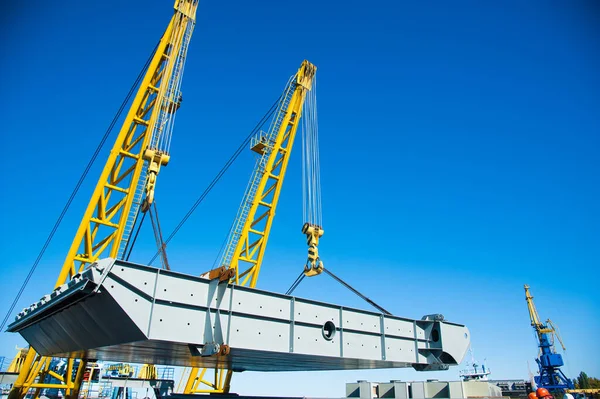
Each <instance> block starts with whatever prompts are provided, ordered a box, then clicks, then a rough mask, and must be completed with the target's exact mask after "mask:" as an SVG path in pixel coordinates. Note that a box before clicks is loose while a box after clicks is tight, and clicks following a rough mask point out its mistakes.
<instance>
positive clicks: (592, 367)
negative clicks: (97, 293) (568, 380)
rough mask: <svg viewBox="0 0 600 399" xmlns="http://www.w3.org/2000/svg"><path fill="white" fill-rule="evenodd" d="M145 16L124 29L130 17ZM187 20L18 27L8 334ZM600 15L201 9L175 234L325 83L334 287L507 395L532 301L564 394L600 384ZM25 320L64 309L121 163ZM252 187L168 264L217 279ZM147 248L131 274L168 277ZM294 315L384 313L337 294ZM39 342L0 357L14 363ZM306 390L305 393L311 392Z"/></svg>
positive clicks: (292, 191) (202, 216)
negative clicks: (108, 135)
mask: <svg viewBox="0 0 600 399" xmlns="http://www.w3.org/2000/svg"><path fill="white" fill-rule="evenodd" d="M123 4H126V5H123ZM171 5H172V2H171V1H165V2H158V1H153V2H143V1H137V0H132V1H129V2H127V3H121V2H117V1H104V2H98V3H97V4H88V2H75V1H64V2H54V3H52V4H50V3H46V4H38V5H36V6H33V5H30V4H27V5H22V4H19V5H12V7H13V8H12V9H8V10H7V11H6V12H3V14H2V16H1V17H0V18H2V21H1V23H0V30H1V35H0V40H1V41H2V47H3V51H2V53H1V55H0V57H2V58H1V61H2V71H3V76H4V79H3V84H2V92H3V96H2V97H1V99H0V109H1V110H2V111H1V113H2V134H1V140H2V146H3V148H4V149H5V151H4V152H3V165H4V169H3V172H2V173H1V174H0V179H1V184H0V187H2V195H1V196H0V201H1V207H0V212H1V214H0V217H1V218H2V220H3V225H4V228H3V229H1V231H0V242H1V243H2V244H1V248H0V255H1V258H2V260H3V265H2V269H1V270H2V272H1V273H2V278H1V279H0V314H2V316H4V314H5V312H6V311H7V309H8V306H9V304H10V302H12V299H13V298H14V296H15V294H16V292H17V290H18V287H19V286H20V284H21V282H22V281H23V279H24V278H25V276H26V274H27V271H28V270H29V268H30V266H31V264H32V263H33V261H34V260H35V257H36V256H37V253H38V251H39V249H40V247H41V245H42V244H43V242H44V240H45V237H46V235H47V234H48V232H49V230H50V228H51V226H52V224H53V223H54V221H55V219H56V217H57V215H58V213H59V212H60V210H61V209H62V206H63V204H64V203H65V201H66V199H67V197H68V194H69V193H70V192H71V189H72V188H73V186H74V185H75V182H76V180H77V178H78V177H79V175H80V173H81V171H82V170H83V168H84V166H85V164H86V163H87V161H88V159H89V157H90V156H91V154H92V152H93V150H94V149H95V147H96V145H97V142H98V141H99V139H100V137H101V136H102V134H103V132H104V130H105V129H106V127H107V126H108V123H109V122H110V120H111V118H112V116H113V114H114V113H115V111H116V110H117V108H118V106H119V104H120V102H121V101H122V99H123V97H124V95H125V93H126V92H127V90H128V88H129V86H130V85H131V83H132V82H133V80H134V79H135V76H136V75H137V73H138V71H139V69H140V68H141V66H142V65H143V63H144V62H145V60H146V58H147V57H148V55H149V53H150V51H151V50H152V48H153V47H154V44H155V43H156V41H157V40H158V38H159V37H160V35H161V34H162V31H163V30H164V28H165V27H166V24H167V23H168V20H169V18H170V15H171ZM599 19H600V12H599V9H598V7H597V5H595V4H593V2H591V1H589V2H585V1H580V2H558V1H556V2H537V1H531V2H517V1H508V2H502V3H500V2H453V3H452V4H450V3H448V2H438V1H434V2H427V3H423V2H397V1H377V0H376V1H370V2H368V3H364V2H356V1H344V2H338V1H329V2H320V1H311V0H308V1H305V2H303V3H302V4H301V5H300V4H298V3H293V2H253V3H251V6H250V5H249V3H246V2H241V1H231V2H226V3H224V2H217V1H208V0H206V1H203V2H202V3H201V4H200V7H199V11H198V23H197V27H196V31H195V33H194V37H193V38H192V43H191V46H190V49H189V57H188V62H187V66H186V74H185V76H184V81H183V91H184V103H183V105H182V108H181V110H180V111H179V113H178V118H177V125H176V128H175V133H174V138H173V145H172V148H171V162H170V164H169V165H168V167H166V168H165V169H163V170H162V171H161V175H160V177H159V181H158V187H157V194H156V195H157V203H158V205H159V207H160V215H161V219H162V221H161V222H162V226H163V229H164V230H165V233H166V232H169V231H170V230H171V229H172V228H173V227H174V226H175V225H176V224H177V222H178V221H179V219H180V218H181V217H182V216H183V214H184V213H185V211H186V210H187V209H188V207H189V206H190V205H191V204H192V203H193V202H194V201H195V199H196V197H197V196H198V195H199V194H200V193H201V192H202V191H203V189H204V187H205V186H206V185H207V184H208V182H209V181H210V180H211V179H212V177H213V176H214V175H215V173H216V172H217V171H218V170H219V169H220V168H221V166H222V165H223V164H224V163H225V161H226V160H227V158H228V157H229V156H230V154H231V153H232V152H233V151H234V149H235V148H236V147H237V145H238V144H239V143H240V142H241V140H242V139H243V137H245V136H246V135H247V134H248V132H249V131H250V129H251V128H252V127H253V126H254V124H255V123H256V121H258V119H260V117H261V116H262V115H263V114H264V112H265V111H266V110H267V109H268V108H269V106H270V105H271V103H272V102H273V101H274V99H275V98H277V97H278V95H279V93H280V91H281V90H282V89H283V86H284V84H285V82H286V81H287V79H288V77H289V76H290V75H292V74H293V73H294V72H295V70H296V69H297V68H298V66H299V65H300V63H301V62H302V60H303V59H308V60H310V61H311V62H313V63H314V64H316V65H317V67H318V68H319V70H318V101H319V102H318V104H319V131H320V135H321V136H320V142H321V163H322V185H323V219H324V227H325V230H326V233H325V236H324V237H323V239H322V241H321V245H320V250H321V256H322V258H323V260H324V261H325V264H326V266H327V267H329V268H331V270H332V271H334V272H335V273H337V274H338V275H340V276H341V277H342V278H344V279H346V280H347V281H349V282H350V283H352V284H354V285H355V286H356V287H357V288H358V289H359V290H361V291H363V292H364V293H365V294H366V295H368V296H370V297H371V298H373V299H374V300H375V301H376V302H379V303H380V304H381V305H383V306H384V307H385V308H387V309H389V310H390V311H392V313H394V314H397V315H400V316H406V317H412V318H420V317H421V316H422V315H424V314H429V313H434V312H435V313H443V314H444V315H445V316H446V318H447V319H449V320H451V321H455V322H459V323H464V324H466V325H467V326H468V327H469V328H470V329H471V332H472V334H471V335H472V344H473V347H474V349H475V354H476V357H477V358H479V359H480V361H481V360H483V359H484V358H486V359H487V363H488V365H489V367H490V368H491V369H492V371H493V377H495V378H527V375H528V371H527V363H528V362H529V363H530V364H531V367H532V368H533V366H534V357H535V355H536V345H535V341H534V338H533V334H532V330H531V327H530V326H529V319H528V314H527V309H526V305H525V300H524V293H523V284H524V283H528V284H530V285H531V287H532V292H533V295H534V296H535V300H536V304H537V306H538V308H539V311H540V313H541V316H542V317H543V318H547V317H550V318H552V320H553V321H554V322H555V323H556V324H557V325H558V326H559V327H560V330H561V333H562V335H563V338H564V341H565V344H566V345H567V348H568V351H567V355H566V360H567V362H568V367H566V368H565V372H566V373H567V374H568V375H569V376H574V375H575V374H577V373H578V372H579V371H580V370H585V371H587V373H588V374H589V375H594V376H597V377H599V376H600V364H599V363H598V361H597V356H590V354H594V353H595V354H597V353H600V343H599V341H598V339H597V331H599V330H600V321H599V317H598V316H599V315H600V299H599V297H598V294H597V291H598V288H597V287H598V278H599V275H598V265H599V263H600V245H599V243H600V227H599V226H600V211H599V209H598V200H599V194H600V188H599V187H600V186H599V181H600V179H599V171H600V161H599V159H598V155H597V153H598V149H599V148H600V137H599V136H600V111H599V110H600V74H598V72H597V71H598V70H600V59H599V55H598V51H597V49H598V48H600V28H599V27H600V21H599ZM107 152H108V147H107V148H105V149H104V152H103V153H102V155H101V157H100V158H99V162H98V163H97V164H96V165H95V167H94V168H93V169H92V172H91V173H90V178H89V179H88V181H87V182H86V184H84V186H83V187H82V189H81V192H80V195H79V196H78V197H77V199H76V201H75V203H74V205H73V206H72V208H71V211H70V212H69V214H68V215H67V217H66V218H65V220H64V223H63V225H62V227H61V228H60V230H59V231H58V233H57V235H56V237H55V240H54V241H53V243H52V245H51V246H50V248H49V249H48V252H47V253H46V256H45V257H44V260H43V261H42V262H41V264H40V266H39V268H38V270H37V272H36V274H35V275H34V277H33V279H32V281H31V283H30V285H29V286H28V288H27V290H26V291H25V293H24V295H23V297H22V299H21V301H20V302H19V305H18V307H17V309H21V308H22V307H24V306H26V305H28V304H30V303H31V302H33V301H35V300H37V299H38V298H39V297H40V296H41V295H42V294H44V293H47V292H48V291H49V290H51V288H52V285H53V283H54V280H55V279H56V275H57V273H58V269H59V266H60V265H61V264H62V262H63V260H64V256H65V253H66V251H67V249H68V247H69V244H70V242H71V239H72V236H73V234H74V232H75V229H76V227H77V224H78V223H79V219H80V217H81V214H82V212H83V208H84V207H85V206H86V205H87V200H88V198H89V195H90V194H91V191H92V189H93V186H94V184H95V179H96V178H97V176H98V174H99V171H100V168H101V166H102V165H101V164H102V162H103V161H104V159H105V158H106V156H107ZM300 162H301V159H300V152H299V147H296V150H295V152H294V154H293V155H292V159H291V161H290V167H289V169H288V174H287V177H286V182H285V187H284V188H283V191H282V195H281V200H280V206H279V209H278V211H277V216H276V219H275V223H274V227H273V231H272V235H271V239H270V242H269V247H268V249H267V255H266V257H265V260H264V264H263V269H262V272H261V276H260V278H259V287H260V288H263V289H267V290H273V291H285V290H286V289H287V288H288V287H289V285H290V284H291V283H292V282H293V280H294V279H295V277H296V276H297V274H298V273H299V272H300V269H301V267H302V266H303V264H304V261H305V258H306V246H305V239H304V237H303V236H302V235H301V233H300V227H301V225H302V222H303V221H302V220H301V216H302V211H301V209H302V203H301V199H302V193H301V180H300V171H301V164H300ZM252 166H253V161H252V155H251V153H250V151H247V152H246V153H245V154H244V155H243V156H242V157H240V159H239V160H238V162H237V163H236V164H235V165H234V167H232V169H231V171H230V173H228V174H227V175H226V176H225V178H223V180H222V181H221V182H220V183H219V185H218V186H217V187H216V188H215V190H213V192H212V193H211V196H210V197H209V198H208V199H207V200H206V201H205V203H203V204H202V205H201V207H200V208H199V209H198V210H197V211H196V213H195V214H194V216H193V217H192V218H191V219H190V221H189V222H188V224H187V225H186V226H185V227H184V228H183V229H182V230H181V232H180V233H179V235H178V236H177V237H176V238H175V239H174V240H173V241H172V243H171V244H170V246H169V258H170V261H171V264H172V266H173V268H174V269H177V270H180V271H182V272H187V273H194V274H198V273H201V272H203V271H205V270H207V269H209V268H210V266H211V265H212V263H213V261H214V258H215V257H216V254H217V251H218V248H219V247H220V245H221V242H222V240H223V238H224V237H225V235H226V232H227V230H228V228H229V225H230V223H231V220H232V218H233V217H234V216H235V213H236V210H237V206H238V204H239V201H240V198H241V196H242V193H243V190H244V188H245V185H246V181H247V179H248V177H249V175H250V171H251V168H252ZM149 230H150V229H149V228H148V231H146V232H144V235H143V236H142V237H141V238H140V244H139V247H138V248H137V251H136V252H135V253H134V256H133V260H135V261H139V262H145V261H147V260H148V258H149V257H150V256H151V255H152V253H153V247H152V245H153V239H152V236H151V232H150V231H149ZM296 293H297V295H299V296H304V297H311V298H315V299H319V300H324V301H329V302H335V303H340V304H343V305H348V306H361V307H363V306H365V307H366V306H367V305H366V304H363V303H362V302H361V301H360V300H359V299H358V298H355V297H353V295H352V294H350V293H347V292H346V291H344V289H343V287H339V286H337V285H336V284H335V283H334V282H333V281H331V280H330V279H329V278H328V277H327V276H320V277H317V278H314V279H310V280H308V281H304V282H303V283H302V285H301V286H300V287H299V288H298V290H297V292H296ZM16 344H19V345H22V344H23V341H22V340H21V339H20V338H19V337H18V336H15V335H13V334H8V333H1V335H0V354H2V355H6V356H12V355H13V353H14V350H13V348H14V345H16ZM457 377H458V368H454V369H452V370H450V371H448V372H445V373H430V374H422V373H421V374H420V373H416V372H414V371H411V370H385V371H381V370H380V371H369V372H364V371H361V372H344V373H342V372H327V373H306V374H292V373H284V374H278V375H276V376H272V375H260V374H255V373H244V374H242V375H240V376H236V377H235V379H234V381H233V384H234V388H233V389H234V390H235V391H238V392H240V393H252V394H281V395H312V396H321V397H323V396H342V395H343V394H344V383H345V382H349V381H354V380H356V379H359V378H360V379H369V380H382V381H385V380H389V379H402V380H411V379H425V378H446V379H456V378H457ZM307 381H308V383H307Z"/></svg>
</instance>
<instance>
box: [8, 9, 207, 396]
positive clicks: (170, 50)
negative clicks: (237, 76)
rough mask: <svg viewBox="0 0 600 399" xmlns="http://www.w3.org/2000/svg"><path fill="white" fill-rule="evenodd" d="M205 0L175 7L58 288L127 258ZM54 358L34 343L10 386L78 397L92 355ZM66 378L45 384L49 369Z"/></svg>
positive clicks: (150, 194)
mask: <svg viewBox="0 0 600 399" xmlns="http://www.w3.org/2000/svg"><path fill="white" fill-rule="evenodd" d="M197 6H198V0H176V1H175V5H174V8H175V12H174V14H173V17H172V18H171V21H170V23H169V25H168V26H167V29H166V31H165V32H164V34H163V36H162V38H161V39H160V42H159V44H158V46H157V48H156V50H155V52H154V55H153V57H152V58H151V61H150V63H149V65H148V68H147V71H146V73H145V75H144V77H143V79H142V80H141V83H140V86H139V88H138V91H137V93H136V95H135V97H134V98H133V101H132V104H131V107H130V108H129V111H128V113H127V115H126V117H125V120H124V122H123V125H122V127H121V129H120V131H119V134H118V136H117V138H116V140H115V143H114V145H113V147H112V150H111V151H110V155H109V157H108V160H107V162H106V164H105V165H104V169H103V170H102V173H101V175H100V179H99V180H98V183H97V184H96V188H95V189H94V192H93V194H92V197H91V199H90V202H89V204H88V206H87V209H86V211H85V213H84V216H83V218H82V220H81V224H80V225H79V228H78V229H77V233H76V234H75V238H74V240H73V243H72V244H71V247H70V249H69V251H68V253H67V256H66V259H65V262H64V264H63V266H62V268H61V270H60V272H59V275H58V278H57V280H56V284H55V286H56V287H59V286H61V285H63V284H65V283H66V282H68V281H69V280H70V279H71V278H72V277H73V276H74V275H75V274H77V273H79V272H81V271H83V270H84V269H85V268H86V266H88V265H89V264H91V263H93V262H95V261H96V260H97V259H99V258H100V257H114V258H121V257H122V256H123V255H124V252H125V248H126V247H127V244H128V242H129V238H130V234H131V231H132V228H133V225H134V223H135V218H136V215H137V212H138V209H140V207H141V210H142V211H146V210H147V209H148V208H149V206H150V205H151V204H152V202H153V200H154V189H155V186H156V177H157V175H158V173H159V171H160V168H161V166H164V165H166V164H167V163H168V161H169V147H170V140H171V134H172V132H173V125H174V119H175V118H174V115H175V113H176V112H177V110H178V108H179V105H180V102H181V91H180V90H181V81H182V75H183V69H184V68H183V67H184V63H185V59H186V54H187V48H188V45H189V42H190V38H191V35H192V32H193V29H194V25H195V19H196V9H197ZM50 362H51V359H50V358H47V357H43V356H40V355H38V354H37V353H36V352H35V351H34V350H33V349H31V348H30V349H29V351H28V353H27V355H26V356H25V359H24V361H23V362H22V365H21V371H20V373H19V376H18V377H17V380H16V382H15V384H14V386H13V389H12V390H11V392H10V395H9V397H10V399H21V398H23V397H24V396H25V395H26V394H27V392H28V391H29V389H32V388H33V389H35V390H36V391H35V395H34V398H37V397H38V396H39V393H40V389H42V388H59V389H65V391H66V392H65V394H66V396H68V397H70V398H77V396H78V393H79V389H80V386H81V382H82V380H83V374H84V371H85V368H86V362H85V361H83V360H82V361H80V363H79V366H78V368H77V371H76V375H75V378H73V377H72V376H73V372H74V370H75V366H76V364H75V361H74V359H70V360H69V362H68V366H67V368H66V373H65V374H64V375H59V374H57V373H56V372H54V371H53V370H50V369H49V367H50ZM48 375H50V376H52V377H54V378H56V379H57V380H58V381H59V383H56V384H49V383H44V380H45V377H46V376H48Z"/></svg>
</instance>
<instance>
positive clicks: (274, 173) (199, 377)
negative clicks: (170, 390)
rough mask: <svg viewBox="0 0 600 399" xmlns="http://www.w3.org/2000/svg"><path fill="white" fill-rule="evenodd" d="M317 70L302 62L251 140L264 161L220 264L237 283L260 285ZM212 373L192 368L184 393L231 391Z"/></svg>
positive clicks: (224, 377)
mask: <svg viewBox="0 0 600 399" xmlns="http://www.w3.org/2000/svg"><path fill="white" fill-rule="evenodd" d="M316 70H317V68H316V67H315V66H314V65H313V64H311V63H310V62H308V61H306V60H305V61H304V62H302V65H301V66H300V68H299V69H298V72H297V73H296V74H295V75H294V76H292V78H291V79H290V81H289V82H288V84H287V85H286V87H285V89H284V91H283V94H282V96H281V99H280V102H279V106H278V108H277V111H276V112H275V114H274V117H273V119H272V121H271V125H270V127H269V130H268V132H260V133H259V134H258V135H257V136H256V137H254V138H253V139H252V141H251V149H252V151H254V152H256V153H257V154H258V155H259V158H258V159H257V162H256V166H255V168H254V171H253V173H252V176H251V178H250V182H249V184H248V186H247V188H246V192H245V194H244V197H243V200H242V203H241V205H240V208H239V210H238V214H237V217H236V219H235V221H234V224H233V227H232V230H231V233H230V236H229V239H228V242H227V245H226V247H225V251H224V253H223V257H222V259H221V266H224V268H226V269H233V270H234V274H233V278H232V279H231V282H232V283H233V284H239V285H245V286H248V287H255V286H256V282H257V280H258V275H259V273H260V268H261V265H262V260H263V257H264V253H265V249H266V246H267V242H268V239H269V233H270V231H271V226H272V224H273V219H274V217H275V210H276V208H277V203H278V201H279V194H280V192H281V187H282V185H283V179H284V177H285V172H286V169H287V165H288V161H289V159H290V154H291V152H292V146H293V144H294V139H295V137H296V132H297V130H298V126H299V123H300V119H301V117H302V112H303V105H304V102H305V98H306V95H307V93H308V92H309V91H310V90H311V89H312V87H313V80H314V78H315V73H316ZM207 372H208V370H207V369H201V368H192V369H191V371H190V374H189V377H188V380H187V383H186V386H185V388H184V393H185V394H191V393H226V392H229V387H230V381H231V375H232V371H231V370H226V369H221V370H219V369H216V370H214V375H211V378H212V377H214V379H212V380H211V381H209V380H207V379H205V376H206V375H207ZM209 375H210V374H209ZM203 386H206V387H207V388H206V389H204V388H202V387H203Z"/></svg>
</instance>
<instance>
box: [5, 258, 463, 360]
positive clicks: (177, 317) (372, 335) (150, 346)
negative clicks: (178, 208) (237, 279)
mask: <svg viewBox="0 0 600 399" xmlns="http://www.w3.org/2000/svg"><path fill="white" fill-rule="evenodd" d="M221 280H224V281H220V280H219V278H216V279H213V280H209V279H205V278H201V277H196V276H190V275H185V274H181V273H176V272H172V271H165V270H161V269H156V268H152V267H148V266H142V265H137V264H133V263H128V262H124V261H119V260H114V259H110V258H108V259H103V260H100V261H98V262H96V263H95V264H94V265H92V266H91V267H90V268H89V269H87V270H86V271H85V272H83V273H81V274H80V275H77V276H75V277H74V278H73V279H72V280H71V281H70V282H69V283H68V284H65V285H63V286H61V287H59V288H57V289H56V290H55V291H54V292H53V293H52V294H49V295H45V296H44V297H43V298H42V299H41V300H40V301H39V302H37V303H35V304H33V305H31V306H30V307H29V308H26V309H24V310H23V311H22V312H21V313H20V314H19V315H18V316H17V318H16V320H15V321H14V322H13V323H12V324H11V325H10V326H9V328H8V330H9V331H12V332H19V333H20V334H21V335H22V336H23V337H24V338H25V339H26V340H27V342H29V343H30V344H31V346H33V348H34V349H35V350H36V351H37V352H39V353H40V354H42V355H45V356H60V357H77V358H85V359H100V360H109V361H127V362H135V363H150V364H168V365H176V366H196V367H211V368H215V367H218V368H220V367H226V368H228V369H232V370H234V371H244V370H254V371H293V370H297V371H301V370H342V369H365V368H395V367H414V368H415V369H417V370H443V369H447V368H448V366H450V365H456V364H458V363H460V362H461V360H462V359H463V357H464V355H465V352H466V350H467V348H468V346H469V341H470V337H469V332H468V330H467V328H466V327H465V326H463V325H460V324H455V323H450V322H447V321H444V320H443V317H442V316H441V315H430V316H426V317H424V318H423V319H422V320H411V319H406V318H402V317H395V316H388V315H383V314H379V313H375V312H370V311H364V310H359V309H352V308H346V307H342V306H338V305H332V304H328V303H322V302H316V301H312V300H308V299H301V298H295V297H292V296H286V295H281V294H276V293H272V292H266V291H261V290H257V289H252V288H246V287H242V286H237V285H232V284H228V283H227V279H223V278H222V279H221Z"/></svg>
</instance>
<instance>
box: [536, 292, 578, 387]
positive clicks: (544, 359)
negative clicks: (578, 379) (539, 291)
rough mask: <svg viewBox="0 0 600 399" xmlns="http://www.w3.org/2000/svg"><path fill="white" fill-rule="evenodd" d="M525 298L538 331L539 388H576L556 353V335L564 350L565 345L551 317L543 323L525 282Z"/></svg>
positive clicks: (537, 381) (537, 380)
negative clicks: (563, 369) (562, 368)
mask: <svg viewBox="0 0 600 399" xmlns="http://www.w3.org/2000/svg"><path fill="white" fill-rule="evenodd" d="M525 300H526V301H527V308H528V309H529V318H530V319H531V326H532V327H533V329H534V330H535V332H536V335H537V341H538V347H539V354H538V357H537V358H536V359H535V362H536V363H537V364H538V367H539V375H536V376H535V378H534V380H535V384H536V385H537V387H538V388H546V389H547V390H549V391H564V390H565V389H573V388H575V386H574V384H573V381H571V380H570V379H568V378H567V377H566V376H565V374H564V373H563V371H562V370H561V369H560V368H561V367H562V366H563V365H564V362H563V358H562V356H561V354H560V353H556V348H555V346H554V337H555V336H556V338H558V342H560V345H561V347H562V348H563V351H564V350H565V345H564V344H563V342H562V339H561V338H560V335H559V334H558V331H557V329H556V328H555V327H554V324H552V321H551V320H550V319H548V320H546V322H545V323H543V322H542V321H541V320H540V316H539V315H538V312H537V309H536V308H535V304H534V303H533V296H532V295H531V293H530V292H529V286H528V285H527V284H525Z"/></svg>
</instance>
